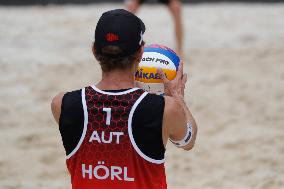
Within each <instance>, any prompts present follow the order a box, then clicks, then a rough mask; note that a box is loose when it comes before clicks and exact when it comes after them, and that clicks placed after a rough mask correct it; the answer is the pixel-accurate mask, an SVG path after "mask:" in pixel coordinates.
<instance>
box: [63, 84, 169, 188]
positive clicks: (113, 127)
mask: <svg viewBox="0 0 284 189" xmlns="http://www.w3.org/2000/svg"><path fill="white" fill-rule="evenodd" d="M81 94H82V105H83V110H84V129H83V133H82V136H81V138H80V141H79V143H78V144H77V146H76V148H75V149H74V150H73V151H72V152H71V153H70V154H68V156H67V158H66V163H67V167H68V170H69V172H70V175H71V182H72V189H166V188H167V185H166V176H165V168H164V159H161V160H156V159H153V158H151V157H148V156H147V155H145V154H144V153H143V152H142V151H141V150H140V149H139V147H138V146H137V144H136V142H135V139H134V137H133V133H132V129H133V128H132V127H133V125H132V118H133V115H134V114H135V109H136V107H137V106H138V105H139V103H140V102H141V101H142V100H143V98H144V97H145V96H146V95H147V92H144V91H143V90H141V89H138V88H133V89H129V90H127V91H123V92H120V93H111V92H105V91H101V90H99V89H97V88H96V87H95V86H90V87H86V88H84V89H82V93H81ZM145 115H147V114H145ZM149 116H151V115H149Z"/></svg>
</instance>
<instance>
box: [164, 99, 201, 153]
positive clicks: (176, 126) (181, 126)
mask: <svg viewBox="0 0 284 189" xmlns="http://www.w3.org/2000/svg"><path fill="white" fill-rule="evenodd" d="M163 129H164V130H163V137H164V138H163V139H164V140H165V141H167V140H168V139H170V140H171V141H172V143H173V144H175V145H176V146H177V147H180V148H183V149H185V150H191V149H192V148H193V146H194V143H195V139H196V135H197V125H196V122H195V120H194V118H193V116H192V114H191V112H190V111H189V109H188V107H187V105H186V104H185V102H184V101H183V100H182V99H176V98H174V97H168V96H166V97H165V109H164V118H163Z"/></svg>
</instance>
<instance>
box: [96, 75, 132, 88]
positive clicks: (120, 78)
mask: <svg viewBox="0 0 284 189" xmlns="http://www.w3.org/2000/svg"><path fill="white" fill-rule="evenodd" d="M96 86H97V87H98V88H99V89H102V90H119V89H128V88H133V87H134V71H132V70H114V71H111V72H103V73H102V80H101V81H100V82H99V83H98V84H97V85H96Z"/></svg>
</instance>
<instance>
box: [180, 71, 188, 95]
mask: <svg viewBox="0 0 284 189" xmlns="http://www.w3.org/2000/svg"><path fill="white" fill-rule="evenodd" d="M186 82H187V74H183V76H182V79H181V93H182V96H183V97H184V90H185V83H186Z"/></svg>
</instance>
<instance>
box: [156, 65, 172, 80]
mask: <svg viewBox="0 0 284 189" xmlns="http://www.w3.org/2000/svg"><path fill="white" fill-rule="evenodd" d="M157 73H158V74H159V75H160V77H161V79H162V80H163V83H167V82H169V80H168V78H167V77H166V74H165V73H164V72H163V70H162V68H158V69H157Z"/></svg>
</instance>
